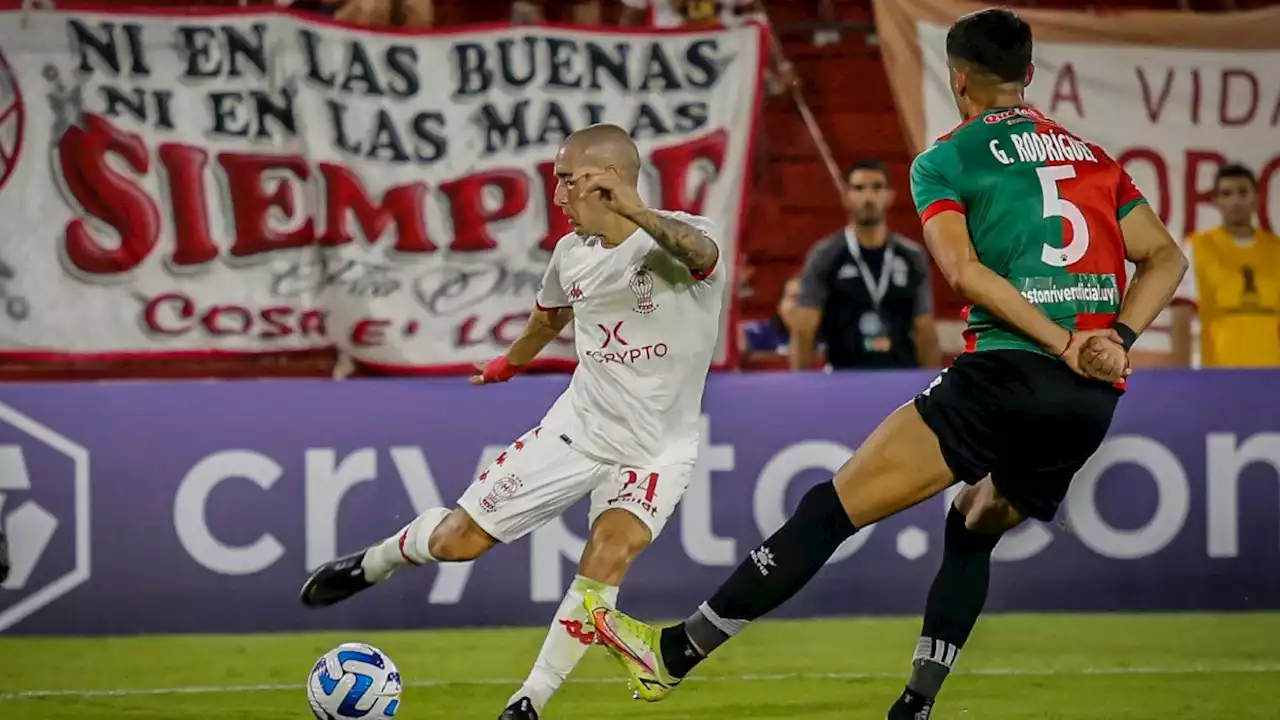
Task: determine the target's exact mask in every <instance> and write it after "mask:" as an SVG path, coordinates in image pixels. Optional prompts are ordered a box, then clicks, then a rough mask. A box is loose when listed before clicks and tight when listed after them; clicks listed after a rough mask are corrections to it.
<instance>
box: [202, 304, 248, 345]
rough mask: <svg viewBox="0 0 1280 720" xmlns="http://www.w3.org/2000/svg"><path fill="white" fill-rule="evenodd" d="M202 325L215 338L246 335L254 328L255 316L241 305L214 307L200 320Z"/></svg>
mask: <svg viewBox="0 0 1280 720" xmlns="http://www.w3.org/2000/svg"><path fill="white" fill-rule="evenodd" d="M224 320H225V321H224ZM200 324H202V325H204V329H205V330H208V331H209V334H210V335H212V336H214V337H222V336H224V335H244V334H247V333H248V332H249V328H250V327H252V326H253V316H251V315H250V314H249V311H248V310H247V309H245V308H243V307H240V306H239V305H214V306H213V307H211V308H209V310H208V311H207V312H205V314H204V316H203V317H201V318H200Z"/></svg>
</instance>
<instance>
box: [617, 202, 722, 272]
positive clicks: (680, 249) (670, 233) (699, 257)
mask: <svg viewBox="0 0 1280 720" xmlns="http://www.w3.org/2000/svg"><path fill="white" fill-rule="evenodd" d="M627 219H629V220H630V221H631V222H633V223H635V224H637V225H639V226H640V228H641V229H643V230H644V231H645V232H647V233H649V236H650V237H652V238H653V239H654V241H655V242H657V243H658V245H660V246H662V249H663V250H666V251H667V252H668V253H670V254H671V255H672V256H673V257H675V259H676V260H679V261H680V262H681V264H683V265H684V266H685V267H687V268H689V272H691V273H693V276H694V277H696V278H699V279H701V278H704V277H706V276H707V275H709V274H711V271H712V270H713V269H715V266H716V261H718V260H719V259H720V248H719V247H718V246H717V245H716V243H715V241H714V240H712V239H711V238H710V236H708V235H707V234H706V233H705V232H703V231H702V229H701V228H698V227H696V226H694V225H690V224H689V223H687V222H684V221H682V220H677V219H676V218H673V217H670V216H667V215H661V214H659V213H656V212H654V211H653V210H650V209H649V208H645V209H644V210H643V211H641V212H637V213H633V214H629V215H628V216H627Z"/></svg>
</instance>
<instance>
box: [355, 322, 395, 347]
mask: <svg viewBox="0 0 1280 720" xmlns="http://www.w3.org/2000/svg"><path fill="white" fill-rule="evenodd" d="M390 326H391V321H390V320H377V319H374V318H364V319H363V320H358V321H356V324H355V325H353V326H352V327H351V344H352V345H355V346H356V347H373V346H375V345H381V344H383V343H385V342H386V341H387V328H388V327H390Z"/></svg>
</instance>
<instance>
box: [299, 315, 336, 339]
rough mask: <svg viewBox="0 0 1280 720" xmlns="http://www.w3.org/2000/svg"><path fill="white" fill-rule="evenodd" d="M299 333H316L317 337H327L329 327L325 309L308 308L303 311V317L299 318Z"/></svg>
mask: <svg viewBox="0 0 1280 720" xmlns="http://www.w3.org/2000/svg"><path fill="white" fill-rule="evenodd" d="M298 333H299V334H301V335H302V336H303V337H307V336H309V335H315V336H317V337H325V336H326V335H328V334H329V328H328V327H326V326H325V314H324V311H323V310H307V311H305V312H303V313H302V317H300V318H298Z"/></svg>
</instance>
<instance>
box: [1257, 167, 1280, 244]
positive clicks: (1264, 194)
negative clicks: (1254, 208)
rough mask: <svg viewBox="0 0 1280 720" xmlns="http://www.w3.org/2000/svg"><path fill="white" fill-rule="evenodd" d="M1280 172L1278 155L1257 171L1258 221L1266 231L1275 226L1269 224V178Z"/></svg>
mask: <svg viewBox="0 0 1280 720" xmlns="http://www.w3.org/2000/svg"><path fill="white" fill-rule="evenodd" d="M1277 174H1280V155H1276V156H1275V157H1273V158H1271V160H1270V161H1268V162H1267V164H1266V165H1263V166H1262V170H1260V171H1258V198H1259V199H1260V201H1261V202H1259V203H1258V222H1259V223H1260V224H1261V225H1262V227H1264V228H1266V229H1267V230H1268V231H1273V229H1274V228H1275V226H1274V225H1272V224H1271V207H1270V204H1269V203H1268V200H1269V199H1270V198H1271V179H1272V178H1274V177H1275V176H1276V175H1277Z"/></svg>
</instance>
